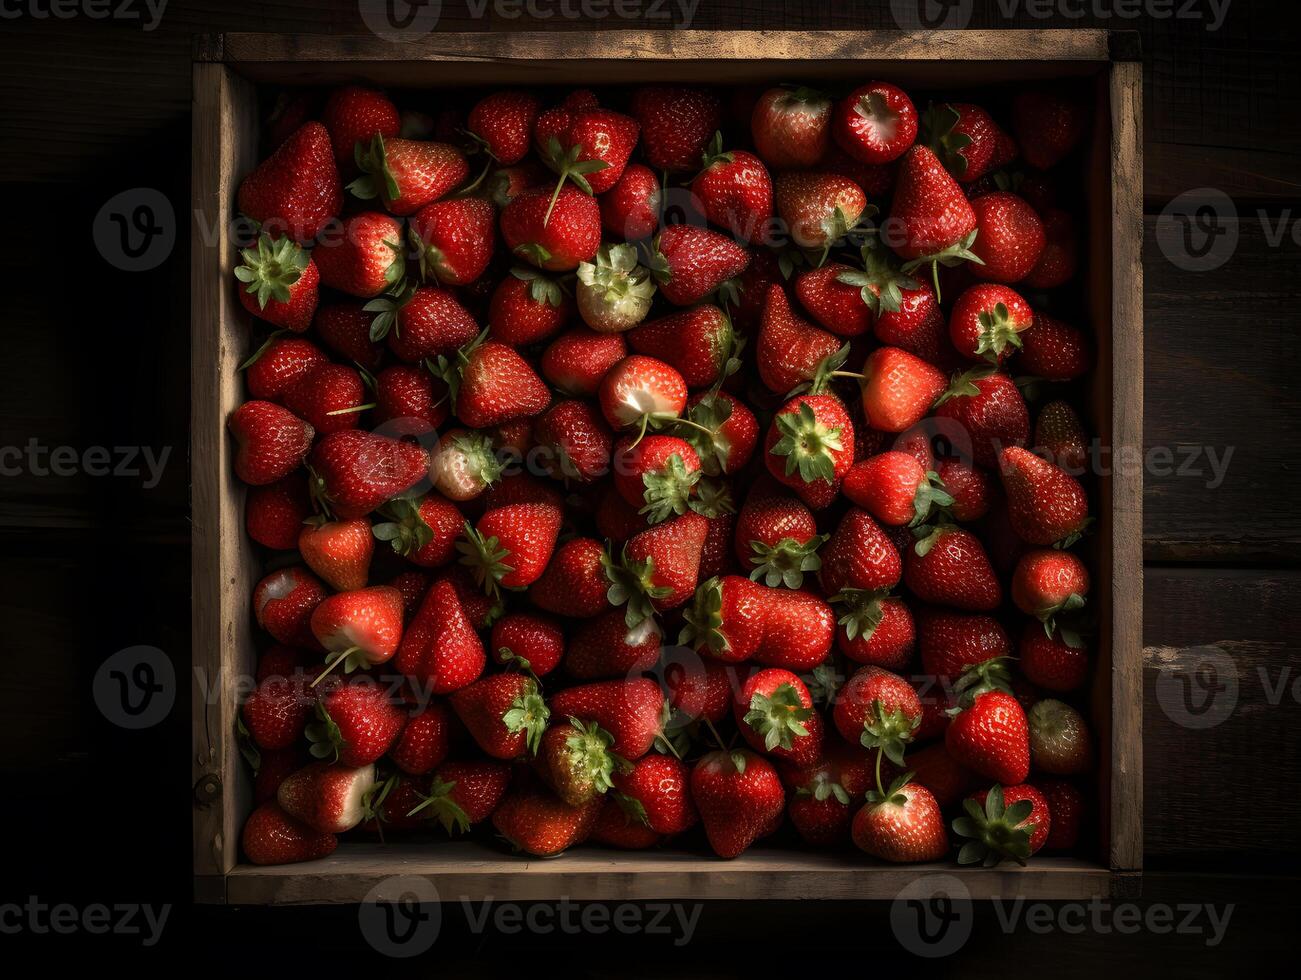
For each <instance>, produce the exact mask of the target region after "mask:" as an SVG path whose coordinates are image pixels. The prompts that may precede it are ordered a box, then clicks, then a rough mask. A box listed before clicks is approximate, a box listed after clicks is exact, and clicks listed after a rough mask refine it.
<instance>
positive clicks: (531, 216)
mask: <svg viewBox="0 0 1301 980" xmlns="http://www.w3.org/2000/svg"><path fill="white" fill-rule="evenodd" d="M550 200H551V195H550V194H549V193H548V191H547V190H546V188H536V187H535V188H531V189H529V190H526V191H524V192H523V193H522V194H520V195H519V196H518V197H516V198H515V199H514V200H513V201H511V202H510V203H509V204H508V205H506V207H505V209H504V210H503V211H502V213H501V236H502V238H503V239H504V240H505V242H506V247H507V248H508V249H510V251H511V253H512V254H513V255H517V256H519V257H520V258H521V259H523V260H524V261H525V262H528V263H529V264H530V265H533V266H536V267H537V268H539V269H545V270H547V271H548V272H569V271H570V270H572V269H577V268H578V265H579V263H580V262H587V261H588V260H590V259H591V258H592V256H594V255H595V254H596V250H597V249H598V248H599V247H600V245H601V209H600V207H599V205H597V203H596V201H595V200H593V199H592V198H591V197H590V196H588V195H587V194H584V193H583V192H582V191H580V190H579V189H578V188H577V187H568V186H566V187H562V188H561V189H560V194H559V196H558V197H557V198H556V203H555V207H554V208H552V209H551V212H550V217H549V218H548V217H547V214H548V212H547V207H548V204H549V203H550Z"/></svg>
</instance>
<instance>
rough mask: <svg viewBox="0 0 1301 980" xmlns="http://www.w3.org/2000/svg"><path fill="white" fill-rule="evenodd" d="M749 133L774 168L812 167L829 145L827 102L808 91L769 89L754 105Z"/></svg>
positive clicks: (765, 161)
mask: <svg viewBox="0 0 1301 980" xmlns="http://www.w3.org/2000/svg"><path fill="white" fill-rule="evenodd" d="M750 133H751V135H752V136H753V138H754V146H755V150H756V152H757V153H758V154H759V156H760V158H762V160H763V161H764V163H766V164H768V166H769V167H772V168H774V169H785V168H796V167H812V166H815V165H816V164H817V163H818V161H819V160H821V159H822V158H823V156H824V155H825V154H826V152H827V147H828V146H830V144H831V100H830V99H829V98H827V97H826V96H825V95H823V94H822V93H821V92H815V91H813V90H812V89H809V88H804V87H800V88H794V89H792V88H786V87H782V88H770V89H768V90H767V91H766V92H764V93H763V94H762V95H760V96H759V98H758V100H757V101H756V102H755V105H754V112H753V115H751V117H750Z"/></svg>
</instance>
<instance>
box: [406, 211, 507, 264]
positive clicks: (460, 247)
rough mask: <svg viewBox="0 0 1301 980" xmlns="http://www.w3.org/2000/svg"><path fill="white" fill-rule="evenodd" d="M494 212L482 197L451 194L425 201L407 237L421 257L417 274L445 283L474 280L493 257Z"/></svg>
mask: <svg viewBox="0 0 1301 980" xmlns="http://www.w3.org/2000/svg"><path fill="white" fill-rule="evenodd" d="M496 223H497V212H496V209H494V208H493V206H492V203H491V202H490V201H485V200H484V199H483V198H481V197H461V198H452V199H450V200H446V201H435V202H434V203H433V204H429V205H426V206H425V207H424V208H422V209H421V210H420V211H419V213H417V214H416V216H415V217H414V218H412V219H411V227H410V229H409V230H408V237H409V239H410V241H411V245H412V247H413V248H414V249H415V250H416V254H417V255H418V256H419V257H420V275H421V277H422V278H423V279H425V281H429V280H430V279H437V280H438V282H440V283H442V284H443V285H445V286H464V285H467V284H468V283H472V282H474V281H475V280H476V279H478V278H479V277H480V276H481V275H483V273H484V270H486V269H487V268H488V263H489V262H490V261H492V253H493V247H494V246H495V245H496V238H497V236H496Z"/></svg>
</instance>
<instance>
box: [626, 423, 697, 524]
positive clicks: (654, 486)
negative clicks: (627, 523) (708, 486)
mask: <svg viewBox="0 0 1301 980" xmlns="http://www.w3.org/2000/svg"><path fill="white" fill-rule="evenodd" d="M613 465H614V485H615V489H617V490H618V491H619V494H620V496H622V497H623V499H624V500H626V501H627V502H628V503H629V504H630V505H631V506H633V507H637V508H638V513H640V514H644V515H646V521H647V523H648V524H658V523H660V522H661V521H665V520H668V519H669V517H671V516H673V515H674V514H677V515H679V516H680V515H682V514H685V513H686V512H687V510H688V509H689V507H690V504H691V501H692V498H693V497H694V496H695V493H696V487H697V484H699V482H700V458H699V457H698V456H697V455H696V451H695V450H694V449H692V448H691V445H690V444H689V443H687V442H686V441H685V440H683V439H679V438H678V437H677V436H665V435H650V436H647V437H646V438H645V439H642V440H640V441H639V442H638V443H637V444H636V445H632V440H631V439H629V438H628V437H627V436H624V437H623V438H622V439H620V440H619V443H618V444H617V445H616V446H615V450H614V464H613Z"/></svg>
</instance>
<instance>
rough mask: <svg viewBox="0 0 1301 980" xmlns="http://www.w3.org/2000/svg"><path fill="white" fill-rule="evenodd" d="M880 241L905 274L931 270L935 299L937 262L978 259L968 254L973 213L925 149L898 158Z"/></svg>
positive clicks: (973, 233) (916, 148)
mask: <svg viewBox="0 0 1301 980" xmlns="http://www.w3.org/2000/svg"><path fill="white" fill-rule="evenodd" d="M883 237H884V240H885V242H886V244H888V245H889V246H890V247H891V248H892V249H893V250H894V252H895V254H896V255H898V256H899V257H900V258H902V259H904V260H905V263H904V267H903V271H904V272H905V273H910V272H912V271H913V270H914V269H918V268H921V267H923V266H930V267H931V276H932V280H933V282H934V285H935V295H936V298H939V295H940V285H939V272H938V266H939V265H940V264H944V265H946V266H953V265H957V264H959V263H961V262H963V261H977V262H978V261H980V260H979V259H978V258H977V257H976V255H975V253H974V252H973V251H972V245H973V243H974V242H975V240H976V212H975V211H973V210H972V206H971V203H970V202H969V201H968V200H967V198H966V195H964V194H963V193H962V188H961V187H959V186H958V184H957V183H956V182H955V181H954V179H953V178H952V177H950V176H949V174H948V172H947V171H945V169H944V167H943V165H942V164H941V163H940V161H939V160H938V159H937V158H936V156H935V154H934V153H932V152H931V151H930V150H929V149H927V148H926V147H925V146H920V145H917V146H913V147H912V148H911V149H909V150H908V151H907V152H906V153H905V154H904V155H903V157H902V158H901V160H900V163H899V175H898V177H897V178H896V183H895V189H894V198H893V200H892V202H891V206H890V220H889V222H887V228H886V233H885V235H884V236H883Z"/></svg>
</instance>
